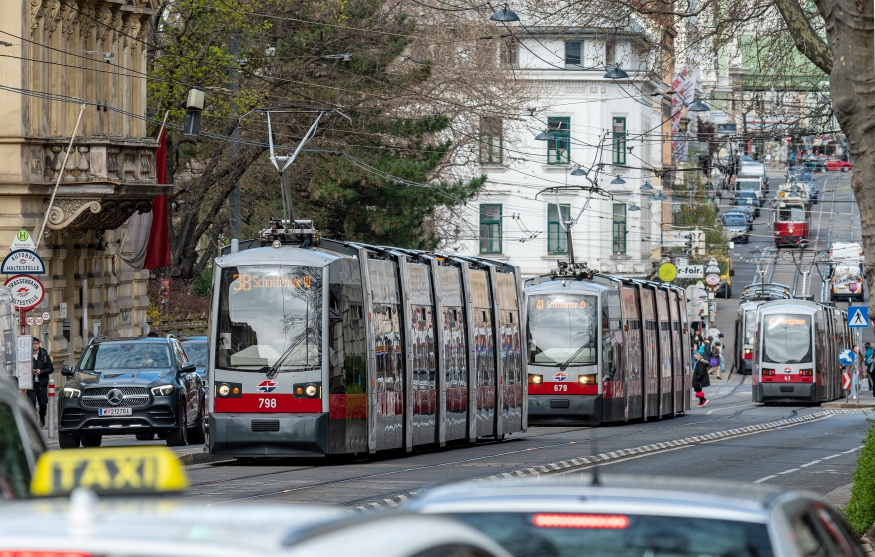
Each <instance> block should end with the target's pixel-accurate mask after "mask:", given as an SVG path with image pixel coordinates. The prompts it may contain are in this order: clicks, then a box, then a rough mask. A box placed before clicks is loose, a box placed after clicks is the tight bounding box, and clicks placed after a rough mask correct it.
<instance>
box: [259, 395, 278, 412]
mask: <svg viewBox="0 0 875 557" xmlns="http://www.w3.org/2000/svg"><path fill="white" fill-rule="evenodd" d="M258 407H259V408H265V409H267V408H276V399H275V398H273V397H258Z"/></svg>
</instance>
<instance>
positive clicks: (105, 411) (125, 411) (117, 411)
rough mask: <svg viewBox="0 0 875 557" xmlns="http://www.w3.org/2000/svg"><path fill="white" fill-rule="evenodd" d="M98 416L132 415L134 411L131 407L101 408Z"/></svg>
mask: <svg viewBox="0 0 875 557" xmlns="http://www.w3.org/2000/svg"><path fill="white" fill-rule="evenodd" d="M97 415H98V416H132V415H133V412H132V411H131V409H130V408H99V409H98V410H97Z"/></svg>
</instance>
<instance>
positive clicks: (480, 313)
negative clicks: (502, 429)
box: [468, 269, 496, 437]
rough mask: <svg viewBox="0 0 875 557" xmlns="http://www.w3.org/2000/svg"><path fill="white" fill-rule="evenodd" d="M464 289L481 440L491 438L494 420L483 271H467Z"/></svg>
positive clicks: (488, 302)
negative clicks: (468, 295) (467, 298)
mask: <svg viewBox="0 0 875 557" xmlns="http://www.w3.org/2000/svg"><path fill="white" fill-rule="evenodd" d="M468 285H469V287H470V289H471V311H472V321H471V326H472V328H473V333H474V366H473V380H474V381H475V388H476V406H475V415H476V421H477V429H476V435H477V437H484V436H491V435H493V433H494V424H495V417H496V416H495V402H496V390H495V387H496V380H495V379H496V378H495V338H494V335H493V329H492V326H493V322H492V296H490V293H489V280H488V277H487V274H486V271H480V270H477V269H468Z"/></svg>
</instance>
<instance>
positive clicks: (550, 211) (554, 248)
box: [547, 203, 571, 255]
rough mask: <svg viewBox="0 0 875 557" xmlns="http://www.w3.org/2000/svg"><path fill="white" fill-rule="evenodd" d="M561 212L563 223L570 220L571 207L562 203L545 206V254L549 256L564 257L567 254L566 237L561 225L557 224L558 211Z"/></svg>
mask: <svg viewBox="0 0 875 557" xmlns="http://www.w3.org/2000/svg"><path fill="white" fill-rule="evenodd" d="M560 210H561V211H562V215H561V219H562V221H564V222H568V221H569V220H571V205H568V204H567V203H562V204H560V205H556V204H555V203H548V204H547V253H548V254H549V255H564V254H567V253H568V236H567V235H566V234H565V229H564V228H562V223H560V222H559V219H560V215H559V211H560Z"/></svg>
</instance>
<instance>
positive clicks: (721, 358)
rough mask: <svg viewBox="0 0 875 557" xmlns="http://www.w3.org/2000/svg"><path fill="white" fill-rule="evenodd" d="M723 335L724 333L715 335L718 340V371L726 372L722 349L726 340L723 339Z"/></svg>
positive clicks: (724, 347)
mask: <svg viewBox="0 0 875 557" xmlns="http://www.w3.org/2000/svg"><path fill="white" fill-rule="evenodd" d="M724 337H725V335H724V334H723V333H720V334H719V335H717V340H719V341H720V371H722V372H723V373H726V358H725V357H724V355H723V351H724V350H725V349H726V341H725V340H723V338H724ZM717 378H718V379H719V378H720V376H719V375H718V376H717Z"/></svg>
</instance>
